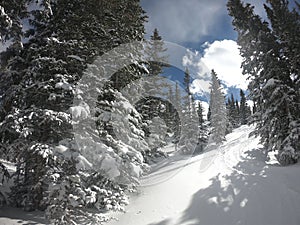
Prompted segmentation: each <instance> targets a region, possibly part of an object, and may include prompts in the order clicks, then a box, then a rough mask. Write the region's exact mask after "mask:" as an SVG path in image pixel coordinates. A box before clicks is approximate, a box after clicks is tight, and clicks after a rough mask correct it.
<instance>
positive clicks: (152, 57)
mask: <svg viewBox="0 0 300 225" xmlns="http://www.w3.org/2000/svg"><path fill="white" fill-rule="evenodd" d="M164 45H165V44H164V41H163V39H162V37H161V36H160V35H159V32H158V29H157V28H155V29H154V31H153V34H152V35H151V36H150V40H149V42H148V44H147V46H146V48H145V54H146V60H147V62H148V64H149V68H148V70H149V75H150V76H158V75H159V74H161V73H162V72H163V68H164V67H166V66H168V65H167V64H165V63H163V62H166V61H167V59H168V56H167V55H166V53H165V52H166V51H167V49H166V48H165V46H164Z"/></svg>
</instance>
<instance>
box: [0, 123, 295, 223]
mask: <svg viewBox="0 0 300 225" xmlns="http://www.w3.org/2000/svg"><path fill="white" fill-rule="evenodd" d="M253 129H254V128H253V127H249V126H242V127H240V128H238V129H236V130H234V131H233V133H231V134H229V135H227V136H226V140H227V141H226V142H224V143H223V144H222V145H221V146H219V147H217V146H210V147H209V148H207V149H206V151H205V152H204V153H203V154H201V155H198V156H194V157H189V156H182V155H179V154H173V156H171V157H169V158H168V159H166V160H164V161H162V162H161V163H158V164H155V165H153V166H152V167H151V170H150V173H149V174H147V175H146V176H144V177H143V179H142V181H141V187H140V188H139V191H138V192H137V193H132V194H131V198H130V204H129V205H128V206H127V207H126V209H125V210H126V212H125V213H120V212H110V213H109V214H108V216H110V217H113V218H114V219H113V220H111V221H110V222H108V225H128V224H130V225H202V224H203V225H210V224H214V225H243V224H249V225H256V224H260V225H270V224H272V225H277V224H278V225H282V224H286V225H298V224H300V214H299V211H300V180H299V170H300V164H296V165H292V166H288V167H281V166H279V164H278V162H277V161H276V158H275V157H274V154H273V153H272V154H266V153H265V152H264V151H262V149H261V145H260V144H259V139H258V138H255V137H248V135H249V134H250V133H251V132H252V131H253ZM167 148H168V149H167V151H172V149H171V148H174V146H172V145H169V146H168V147H167ZM106 162H107V165H108V167H110V166H111V165H114V162H112V161H111V160H110V159H107V160H106ZM137 172H138V171H137ZM91 201H92V199H91ZM108 207H109V206H108ZM39 215H40V214H39V213H38V212H34V213H30V214H28V213H24V212H21V211H19V210H17V209H16V210H15V209H13V210H11V209H6V208H4V209H3V210H2V208H1V210H0V224H8V225H10V224H19V223H25V224H26V223H27V224H31V223H32V224H33V223H34V224H45V223H44V222H45V221H44V220H43V219H42V217H40V216H39Z"/></svg>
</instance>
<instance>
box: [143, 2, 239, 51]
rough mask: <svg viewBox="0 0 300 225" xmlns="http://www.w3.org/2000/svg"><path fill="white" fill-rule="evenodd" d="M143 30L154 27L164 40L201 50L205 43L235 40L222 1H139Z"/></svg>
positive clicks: (150, 30)
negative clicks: (145, 18) (143, 14)
mask: <svg viewBox="0 0 300 225" xmlns="http://www.w3.org/2000/svg"><path fill="white" fill-rule="evenodd" d="M141 2H142V6H143V8H144V10H145V11H146V12H147V15H148V16H149V22H148V23H147V24H146V31H147V33H148V34H149V33H151V32H152V31H153V29H154V28H158V29H159V31H160V33H161V35H162V36H163V38H164V40H167V41H170V42H174V43H177V44H180V45H182V46H184V47H187V48H192V49H196V50H201V46H202V44H203V43H205V42H207V41H208V42H212V41H214V40H223V39H236V32H235V31H234V30H233V27H232V25H231V18H230V17H229V16H228V14H227V9H226V0H142V1H141Z"/></svg>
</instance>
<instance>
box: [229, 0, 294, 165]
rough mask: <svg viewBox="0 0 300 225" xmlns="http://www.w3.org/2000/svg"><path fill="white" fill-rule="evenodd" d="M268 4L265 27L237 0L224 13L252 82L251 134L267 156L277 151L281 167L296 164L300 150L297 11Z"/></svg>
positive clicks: (279, 1) (274, 1)
mask: <svg viewBox="0 0 300 225" xmlns="http://www.w3.org/2000/svg"><path fill="white" fill-rule="evenodd" d="M268 2H269V3H270V6H265V8H266V12H267V15H268V18H269V21H270V23H267V22H262V20H261V18H260V17H259V16H257V15H255V13H254V11H253V7H252V6H251V5H250V4H246V5H245V4H242V3H241V1H240V0H230V1H229V2H228V10H229V14H230V15H231V16H232V17H233V25H234V26H235V29H236V30H237V32H238V44H239V45H240V46H241V49H240V53H241V56H242V57H243V63H242V67H243V73H244V74H248V75H249V76H250V80H251V82H250V84H249V90H250V97H251V99H252V100H253V101H254V102H255V103H256V111H255V113H254V115H253V117H254V118H253V122H255V123H256V134H258V135H260V137H261V142H262V143H263V144H264V146H265V148H266V149H267V150H268V151H272V150H278V160H279V162H280V163H282V164H283V165H286V164H290V163H294V162H296V161H297V160H298V158H299V149H300V147H299V143H300V141H299V139H300V136H299V133H300V132H299V131H300V118H299V107H300V104H299V101H300V98H299V64H297V63H296V61H297V62H299V60H298V59H299V51H300V49H299V24H300V23H299V11H297V10H296V9H294V10H292V11H290V10H289V8H288V2H287V1H285V0H270V1H268ZM295 60H296V61H295Z"/></svg>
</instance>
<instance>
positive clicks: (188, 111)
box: [178, 68, 199, 154]
mask: <svg viewBox="0 0 300 225" xmlns="http://www.w3.org/2000/svg"><path fill="white" fill-rule="evenodd" d="M190 84H191V75H190V72H189V69H188V68H186V69H185V72H184V79H183V85H184V92H183V93H182V100H181V102H182V114H181V118H182V120H181V121H180V122H181V139H180V142H179V143H178V145H179V148H181V151H182V152H183V153H185V154H189V153H191V152H192V151H194V150H195V147H196V145H197V143H194V141H195V140H194V138H192V137H193V136H194V135H196V136H197V138H196V139H198V133H199V129H198V124H197V122H198V119H196V118H197V112H196V110H195V105H194V98H193V97H192V95H191V92H190ZM197 141H198V140H197Z"/></svg>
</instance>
